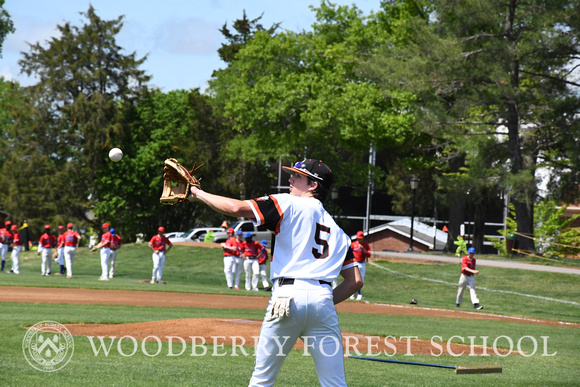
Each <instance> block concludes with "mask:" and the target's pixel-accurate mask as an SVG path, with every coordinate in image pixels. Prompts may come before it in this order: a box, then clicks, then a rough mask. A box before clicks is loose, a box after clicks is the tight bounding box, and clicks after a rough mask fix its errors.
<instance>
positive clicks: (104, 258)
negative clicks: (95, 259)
mask: <svg viewBox="0 0 580 387" xmlns="http://www.w3.org/2000/svg"><path fill="white" fill-rule="evenodd" d="M110 229H111V226H110V225H109V223H103V235H102V236H101V241H100V242H99V244H97V245H96V246H94V247H93V248H92V249H91V251H97V250H98V249H101V276H100V277H99V281H108V280H109V259H110V258H111V232H110V231H109V230H110Z"/></svg>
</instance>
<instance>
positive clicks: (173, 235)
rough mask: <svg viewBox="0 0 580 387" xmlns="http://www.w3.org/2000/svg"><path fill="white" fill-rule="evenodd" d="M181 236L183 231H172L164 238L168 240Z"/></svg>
mask: <svg viewBox="0 0 580 387" xmlns="http://www.w3.org/2000/svg"><path fill="white" fill-rule="evenodd" d="M182 235H183V231H172V232H166V233H165V236H166V237H167V238H169V239H171V238H177V237H180V236H182Z"/></svg>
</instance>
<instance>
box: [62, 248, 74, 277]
mask: <svg viewBox="0 0 580 387" xmlns="http://www.w3.org/2000/svg"><path fill="white" fill-rule="evenodd" d="M76 255H77V248H76V247H75V246H65V247H64V264H65V266H66V276H67V277H69V278H70V277H72V274H73V264H74V261H75V257H76Z"/></svg>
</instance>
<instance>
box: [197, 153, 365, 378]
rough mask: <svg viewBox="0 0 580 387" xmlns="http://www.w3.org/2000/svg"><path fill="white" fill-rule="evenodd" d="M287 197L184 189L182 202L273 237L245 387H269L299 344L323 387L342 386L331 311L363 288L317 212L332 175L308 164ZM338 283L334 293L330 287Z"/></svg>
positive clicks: (345, 245) (334, 230) (344, 241)
mask: <svg viewBox="0 0 580 387" xmlns="http://www.w3.org/2000/svg"><path fill="white" fill-rule="evenodd" d="M284 169H285V171H286V172H289V173H291V177H290V179H289V182H290V194H275V195H269V196H266V197H263V198H259V199H254V200H246V201H240V200H236V199H230V198H226V197H223V196H218V195H213V194H210V193H207V192H205V191H203V190H201V189H199V188H197V187H192V188H191V193H190V195H189V197H188V200H189V201H196V200H197V201H201V202H202V203H205V204H207V205H208V206H209V207H210V208H212V209H213V210H215V211H217V212H219V213H222V214H225V215H230V216H235V217H246V218H249V219H251V220H252V221H253V222H254V223H255V224H257V225H265V226H266V227H267V228H268V229H270V230H272V231H274V232H275V233H276V244H275V246H274V252H273V260H272V263H271V266H270V278H271V280H272V283H273V284H274V288H273V290H272V297H271V299H270V303H269V306H268V309H267V311H266V316H265V318H264V322H263V323H262V329H261V331H260V337H259V340H258V346H257V351H256V362H255V368H254V372H253V374H252V379H251V380H250V386H270V385H273V384H274V382H275V381H276V377H277V375H278V372H279V371H280V368H281V366H282V363H283V362H284V359H285V357H286V355H287V354H288V353H289V352H290V350H291V349H292V347H293V346H294V344H295V342H296V340H297V339H298V338H300V339H301V340H302V341H303V342H304V344H305V346H306V347H307V348H308V350H309V351H310V353H311V354H312V357H313V360H314V364H315V366H316V371H317V373H318V380H319V382H320V384H321V385H322V386H346V381H345V374H344V357H343V352H342V351H343V350H342V338H341V334H340V327H339V324H338V316H337V314H336V308H335V306H334V305H335V304H338V303H339V302H342V301H344V300H345V299H347V298H348V297H349V296H350V295H351V294H353V293H354V292H356V291H357V290H358V289H360V288H361V287H362V286H363V281H362V278H361V276H360V272H359V270H358V267H356V266H355V264H354V256H353V254H352V250H351V249H350V239H349V237H348V235H346V234H345V233H344V231H342V230H341V229H340V228H339V227H338V226H337V225H336V223H335V222H334V220H333V219H332V217H331V216H330V214H328V212H326V210H325V209H324V207H323V206H322V201H324V200H325V199H326V198H327V197H328V193H329V191H330V186H331V185H332V181H333V175H332V171H331V170H330V168H328V167H327V166H326V165H325V164H324V163H323V162H322V161H318V160H313V159H308V160H304V161H301V162H298V163H296V164H295V165H294V167H284ZM338 274H341V275H342V277H343V278H344V281H343V282H341V283H340V285H338V286H337V287H336V288H335V289H334V290H333V289H332V286H331V282H332V281H333V280H334V279H336V278H337V276H338Z"/></svg>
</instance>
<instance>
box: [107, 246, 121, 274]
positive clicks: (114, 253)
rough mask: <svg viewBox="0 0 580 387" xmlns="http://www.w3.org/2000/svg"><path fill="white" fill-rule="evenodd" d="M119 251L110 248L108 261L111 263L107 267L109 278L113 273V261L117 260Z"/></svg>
mask: <svg viewBox="0 0 580 387" xmlns="http://www.w3.org/2000/svg"><path fill="white" fill-rule="evenodd" d="M118 252H119V251H118V250H117V249H115V250H113V249H111V256H110V257H109V263H110V264H111V266H110V269H109V278H113V275H115V263H116V262H117V253H118Z"/></svg>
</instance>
